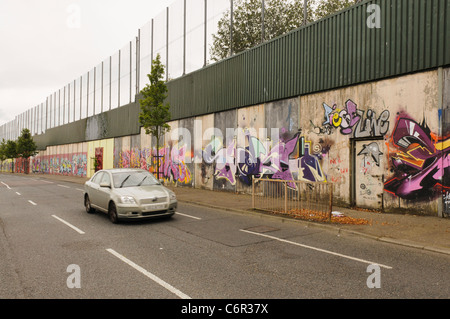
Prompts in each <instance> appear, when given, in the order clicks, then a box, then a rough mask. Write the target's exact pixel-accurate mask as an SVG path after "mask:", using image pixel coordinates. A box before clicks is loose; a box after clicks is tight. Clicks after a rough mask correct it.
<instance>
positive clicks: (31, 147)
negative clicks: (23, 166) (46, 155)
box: [16, 128, 37, 158]
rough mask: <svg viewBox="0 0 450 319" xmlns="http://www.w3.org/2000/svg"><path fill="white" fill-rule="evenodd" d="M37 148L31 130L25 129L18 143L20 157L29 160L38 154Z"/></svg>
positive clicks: (17, 148)
mask: <svg viewBox="0 0 450 319" xmlns="http://www.w3.org/2000/svg"><path fill="white" fill-rule="evenodd" d="M36 149H37V146H36V143H35V142H34V140H33V138H32V137H31V132H30V130H29V129H26V128H25V129H23V130H22V134H21V135H20V136H19V139H18V141H17V145H16V150H17V155H18V157H23V158H29V157H31V156H34V155H36V154H37V151H36Z"/></svg>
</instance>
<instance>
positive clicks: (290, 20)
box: [210, 0, 312, 61]
mask: <svg viewBox="0 0 450 319" xmlns="http://www.w3.org/2000/svg"><path fill="white" fill-rule="evenodd" d="M261 12H262V6H261V0H235V1H234V5H233V39H232V43H231V42H230V15H231V12H230V10H227V11H226V12H225V13H224V15H223V16H222V18H221V19H220V20H219V22H218V30H217V33H216V34H214V35H213V44H212V46H211V48H210V54H211V59H212V60H214V61H220V60H222V59H224V58H226V57H228V56H230V53H231V49H232V50H233V53H239V52H242V51H244V50H246V49H249V48H251V47H254V46H255V45H258V44H260V43H262V27H261V22H262V21H261V20H262V19H261ZM311 14H312V2H309V3H308V16H311ZM302 24H303V0H265V4H264V40H270V39H273V38H276V37H278V36H280V35H282V34H285V33H287V32H289V31H291V30H294V29H296V28H298V27H300V26H301V25H302ZM231 44H232V46H231Z"/></svg>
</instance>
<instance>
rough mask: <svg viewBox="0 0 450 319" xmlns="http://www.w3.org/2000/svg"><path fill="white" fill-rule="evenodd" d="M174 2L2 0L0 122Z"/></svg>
mask: <svg viewBox="0 0 450 319" xmlns="http://www.w3.org/2000/svg"><path fill="white" fill-rule="evenodd" d="M173 2H174V0H0V126H1V125H3V124H4V123H6V122H8V121H10V120H13V119H14V118H15V116H16V115H18V114H20V113H22V112H24V111H26V110H28V109H30V108H32V107H34V106H36V105H38V104H40V103H42V102H45V100H46V98H47V97H48V96H49V95H50V94H52V93H53V92H55V91H57V90H59V89H60V88H62V87H63V86H64V85H66V84H67V83H69V82H71V81H73V80H74V79H75V78H78V77H79V76H80V75H82V74H84V73H86V72H87V71H89V70H90V69H92V68H93V67H94V66H96V65H97V64H98V63H101V61H103V60H104V59H105V58H107V57H109V56H110V55H112V54H114V53H116V52H117V51H118V50H119V49H121V48H122V47H123V46H124V45H126V44H127V43H129V41H130V40H133V39H134V38H135V37H136V36H137V33H138V29H139V28H141V27H142V26H144V25H145V24H146V23H147V22H148V21H150V20H151V19H152V18H153V17H155V16H156V15H158V14H159V13H160V12H161V11H163V10H164V9H165V7H167V6H168V5H170V4H171V3H173Z"/></svg>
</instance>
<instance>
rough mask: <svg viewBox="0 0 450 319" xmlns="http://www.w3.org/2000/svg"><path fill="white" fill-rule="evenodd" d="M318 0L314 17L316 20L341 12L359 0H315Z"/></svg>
mask: <svg viewBox="0 0 450 319" xmlns="http://www.w3.org/2000/svg"><path fill="white" fill-rule="evenodd" d="M315 1H316V2H317V7H316V10H315V11H314V18H315V19H316V20H319V19H322V18H325V17H326V16H329V15H330V14H333V13H335V12H339V11H341V10H344V9H345V8H348V7H350V6H352V5H354V4H355V3H357V2H360V1H358V0H356V1H355V0H315Z"/></svg>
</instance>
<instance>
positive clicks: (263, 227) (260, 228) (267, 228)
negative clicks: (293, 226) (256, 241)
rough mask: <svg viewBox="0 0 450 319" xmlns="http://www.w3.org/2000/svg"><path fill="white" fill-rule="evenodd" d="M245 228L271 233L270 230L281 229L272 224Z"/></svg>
mask: <svg viewBox="0 0 450 319" xmlns="http://www.w3.org/2000/svg"><path fill="white" fill-rule="evenodd" d="M245 230H248V231H252V232H255V233H269V232H272V231H276V230H279V229H278V228H274V227H270V226H254V227H250V228H247V229H245Z"/></svg>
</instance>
